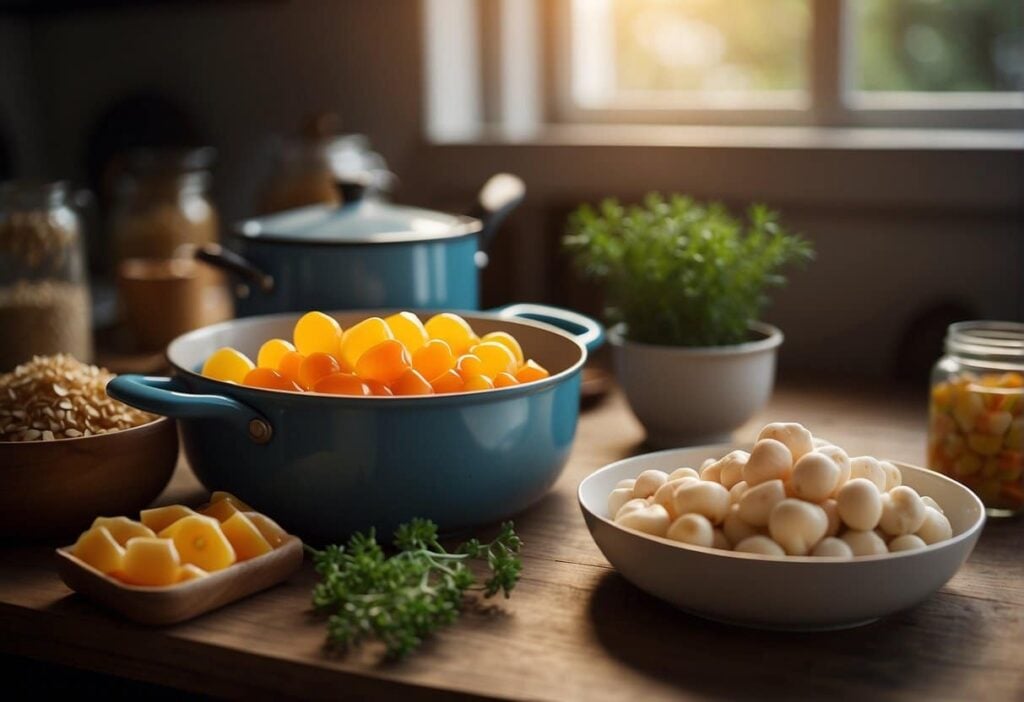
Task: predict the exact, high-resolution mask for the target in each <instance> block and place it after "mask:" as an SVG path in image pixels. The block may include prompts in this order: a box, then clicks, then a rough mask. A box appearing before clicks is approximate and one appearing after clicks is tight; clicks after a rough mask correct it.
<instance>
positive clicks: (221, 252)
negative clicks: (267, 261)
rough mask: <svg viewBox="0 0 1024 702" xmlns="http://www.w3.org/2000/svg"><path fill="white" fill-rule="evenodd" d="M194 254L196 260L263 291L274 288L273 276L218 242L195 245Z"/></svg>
mask: <svg viewBox="0 0 1024 702" xmlns="http://www.w3.org/2000/svg"><path fill="white" fill-rule="evenodd" d="M194 256H195V258H196V260H197V261H202V262H203V263H206V264H208V265H211V266H213V267H214V268H220V269H221V270H224V271H227V272H228V273H232V274H234V275H236V276H238V277H239V278H241V279H242V280H244V281H246V282H247V283H250V284H252V285H253V286H254V287H256V288H258V289H259V290H261V291H263V292H265V293H269V292H271V291H273V289H274V276H272V275H270V274H269V273H264V272H263V271H262V270H260V269H259V268H257V267H256V265H255V264H253V263H252V262H251V261H249V259H247V258H245V257H244V256H242V255H241V254H237V253H235V252H234V251H232V250H231V249H226V248H224V247H223V246H221V245H220V244H203V245H202V246H197V247H196V250H195V254H194Z"/></svg>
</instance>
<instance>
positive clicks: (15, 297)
mask: <svg viewBox="0 0 1024 702" xmlns="http://www.w3.org/2000/svg"><path fill="white" fill-rule="evenodd" d="M70 198H71V194H70V191H69V189H68V187H67V184H66V183H28V182H16V181H12V182H8V183H3V184H0V329H2V330H3V334H2V336H3V343H2V344H0V371H8V370H10V369H11V368H13V367H14V366H16V365H18V364H19V363H24V362H25V361H28V360H31V358H32V356H35V355H50V354H56V353H68V354H71V355H72V356H74V357H75V358H76V359H78V360H79V361H82V362H89V361H91V360H92V353H93V349H92V315H91V312H90V302H89V284H88V279H87V275H86V261H85V251H84V244H83V236H82V225H81V220H80V218H79V216H78V214H77V213H76V211H75V210H74V208H73V207H72V206H71V202H70Z"/></svg>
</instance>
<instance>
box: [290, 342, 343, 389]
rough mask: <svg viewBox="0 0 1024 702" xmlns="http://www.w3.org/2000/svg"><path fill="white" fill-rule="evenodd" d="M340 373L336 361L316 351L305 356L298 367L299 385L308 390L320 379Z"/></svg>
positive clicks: (330, 356) (326, 354) (339, 365)
mask: <svg viewBox="0 0 1024 702" xmlns="http://www.w3.org/2000/svg"><path fill="white" fill-rule="evenodd" d="M340 372H341V364H340V363H338V359H336V358H335V357H334V356H332V355H331V354H329V353H324V352H322V351H316V352H314V353H311V354H309V355H308V356H306V360H304V361H303V362H302V365H301V366H299V384H300V385H301V386H302V387H304V388H306V389H307V390H310V389H312V388H313V386H314V385H316V384H317V381H318V380H320V379H321V378H326V377H327V376H329V375H333V374H335V373H340Z"/></svg>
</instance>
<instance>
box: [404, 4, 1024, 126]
mask: <svg viewBox="0 0 1024 702" xmlns="http://www.w3.org/2000/svg"><path fill="white" fill-rule="evenodd" d="M423 4H424V9H425V11H424V18H425V22H424V38H425V46H426V60H425V65H426V68H427V75H426V81H427V90H426V96H427V110H426V111H427V114H428V125H427V131H428V133H429V134H430V136H431V137H432V138H434V139H435V140H437V141H449V140H454V141H458V140H464V139H476V138H478V137H479V136H480V135H482V134H484V133H487V134H499V135H501V137H502V138H506V139H512V140H518V139H530V138H532V137H533V136H534V135H536V134H538V133H539V132H540V130H541V128H542V127H545V126H549V125H553V124H558V123H562V124H567V125H568V124H581V123H616V124H676V125H687V124H688V125H729V124H733V125H744V126H747V125H765V126H810V127H912V128H948V129H955V128H969V129H1004V130H1021V129H1024V2H1021V0H423ZM990 134H991V136H992V137H993V138H995V137H998V136H999V135H998V134H997V133H994V132H993V133H990ZM1005 136H1007V138H1009V137H1010V136H1012V135H1005Z"/></svg>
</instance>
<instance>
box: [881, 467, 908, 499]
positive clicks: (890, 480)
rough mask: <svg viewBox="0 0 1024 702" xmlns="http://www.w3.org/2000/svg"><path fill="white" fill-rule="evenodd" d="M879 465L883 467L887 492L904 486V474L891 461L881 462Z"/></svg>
mask: <svg viewBox="0 0 1024 702" xmlns="http://www.w3.org/2000/svg"><path fill="white" fill-rule="evenodd" d="M878 465H879V466H881V468H882V472H883V473H885V490H886V492H888V491H889V490H892V489H893V488H894V487H899V486H900V485H902V484H903V474H902V473H900V469H899V468H897V467H896V466H895V465H893V464H892V463H890V462H889V461H879V462H878Z"/></svg>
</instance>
